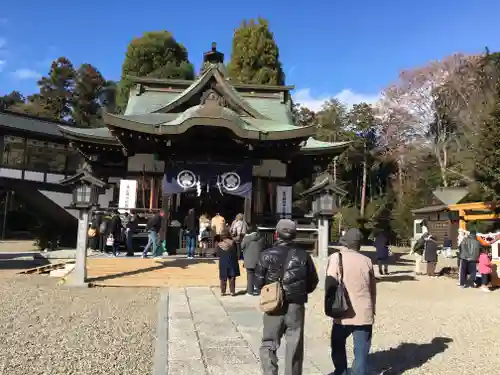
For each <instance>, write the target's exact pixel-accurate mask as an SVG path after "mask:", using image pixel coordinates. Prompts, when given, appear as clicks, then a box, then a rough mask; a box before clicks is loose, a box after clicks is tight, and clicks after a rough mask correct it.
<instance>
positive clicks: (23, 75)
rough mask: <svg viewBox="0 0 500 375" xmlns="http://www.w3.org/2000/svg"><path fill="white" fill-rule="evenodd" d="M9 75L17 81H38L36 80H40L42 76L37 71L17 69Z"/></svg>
mask: <svg viewBox="0 0 500 375" xmlns="http://www.w3.org/2000/svg"><path fill="white" fill-rule="evenodd" d="M11 75H12V76H13V77H14V78H15V79H19V80H22V79H38V78H40V77H41V76H42V75H41V74H40V73H38V72H37V71H35V70H31V69H18V70H16V71H14V72H12V73H11Z"/></svg>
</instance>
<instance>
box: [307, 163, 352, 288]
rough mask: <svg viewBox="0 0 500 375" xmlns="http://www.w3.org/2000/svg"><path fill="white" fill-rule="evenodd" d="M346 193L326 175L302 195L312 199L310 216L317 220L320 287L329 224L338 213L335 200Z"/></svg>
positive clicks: (322, 280) (324, 266)
mask: <svg viewBox="0 0 500 375" xmlns="http://www.w3.org/2000/svg"><path fill="white" fill-rule="evenodd" d="M345 194H346V192H345V191H344V190H342V189H340V188H339V187H338V186H337V185H336V183H335V181H334V180H333V177H332V176H331V175H330V174H328V173H325V174H322V175H320V176H318V177H317V178H316V179H315V181H314V185H313V186H312V187H311V188H310V189H308V190H306V191H305V192H303V193H302V197H304V198H305V197H312V215H313V216H314V217H315V218H316V219H317V220H318V255H317V257H318V262H319V268H320V271H319V273H320V275H319V276H320V287H321V288H323V287H324V280H325V275H326V266H327V264H328V242H329V239H330V222H331V220H332V218H333V216H334V215H335V214H336V213H337V212H338V211H339V208H338V206H337V200H338V199H337V198H338V197H339V196H344V195H345Z"/></svg>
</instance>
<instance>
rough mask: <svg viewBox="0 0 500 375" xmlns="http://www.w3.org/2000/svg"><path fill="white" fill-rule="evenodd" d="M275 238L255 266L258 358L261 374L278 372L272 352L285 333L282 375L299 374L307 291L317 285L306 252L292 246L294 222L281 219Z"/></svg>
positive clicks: (308, 292) (301, 363) (301, 359)
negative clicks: (260, 324)
mask: <svg viewBox="0 0 500 375" xmlns="http://www.w3.org/2000/svg"><path fill="white" fill-rule="evenodd" d="M276 233H277V234H278V241H277V242H276V243H275V244H274V246H273V247H271V248H269V249H266V250H264V251H262V252H261V254H260V258H259V261H258V263H257V266H256V267H255V288H256V289H257V290H258V291H260V294H261V297H260V307H261V310H262V311H263V312H264V316H263V325H264V328H263V334H262V345H261V347H260V361H261V366H262V374H263V375H275V374H277V373H278V357H277V355H276V352H277V350H278V347H279V346H280V342H281V339H282V337H283V336H284V335H286V351H285V374H286V375H301V374H302V366H303V361H304V320H305V304H306V303H307V300H308V294H310V293H312V292H313V291H314V290H315V289H316V287H317V285H318V282H319V280H318V274H317V272H316V267H315V266H314V263H313V260H312V259H311V257H310V255H309V254H308V253H307V252H306V251H305V250H303V249H301V248H299V247H296V246H294V244H293V242H292V241H293V240H294V238H295V236H296V234H297V228H296V225H295V223H294V222H293V221H292V220H289V219H281V220H280V221H278V224H277V225H276Z"/></svg>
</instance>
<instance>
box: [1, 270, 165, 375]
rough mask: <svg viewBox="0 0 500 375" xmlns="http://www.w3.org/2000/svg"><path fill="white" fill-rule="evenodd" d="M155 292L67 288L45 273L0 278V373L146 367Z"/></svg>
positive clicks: (90, 374) (89, 373)
mask: <svg viewBox="0 0 500 375" xmlns="http://www.w3.org/2000/svg"><path fill="white" fill-rule="evenodd" d="M157 295H158V292H157V291H156V290H155V289H126V288H120V289H115V288H103V289H75V288H69V287H65V286H58V285H57V280H55V279H52V278H49V277H47V276H25V275H18V276H13V277H9V278H8V279H6V278H3V279H2V283H0V300H1V301H2V303H1V304H0V374H9V375H17V374H19V375H21V374H23V375H26V374H30V375H35V374H44V375H48V374H51V375H52V374H54V375H59V374H61V375H63V374H64V375H68V374H86V375H98V374H124V375H125V374H134V375H135V374H141V375H143V374H149V373H151V369H152V358H153V353H154V346H153V341H154V337H153V335H154V331H155V327H156V319H157ZM2 370H3V371H2Z"/></svg>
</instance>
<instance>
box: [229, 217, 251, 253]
mask: <svg viewBox="0 0 500 375" xmlns="http://www.w3.org/2000/svg"><path fill="white" fill-rule="evenodd" d="M247 230H248V225H247V223H246V221H245V220H244V219H243V214H238V215H236V218H235V219H234V221H233V223H232V224H231V228H230V230H229V231H230V232H231V236H232V237H233V240H234V243H235V245H236V251H237V253H238V259H242V253H241V241H243V237H245V234H247Z"/></svg>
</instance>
